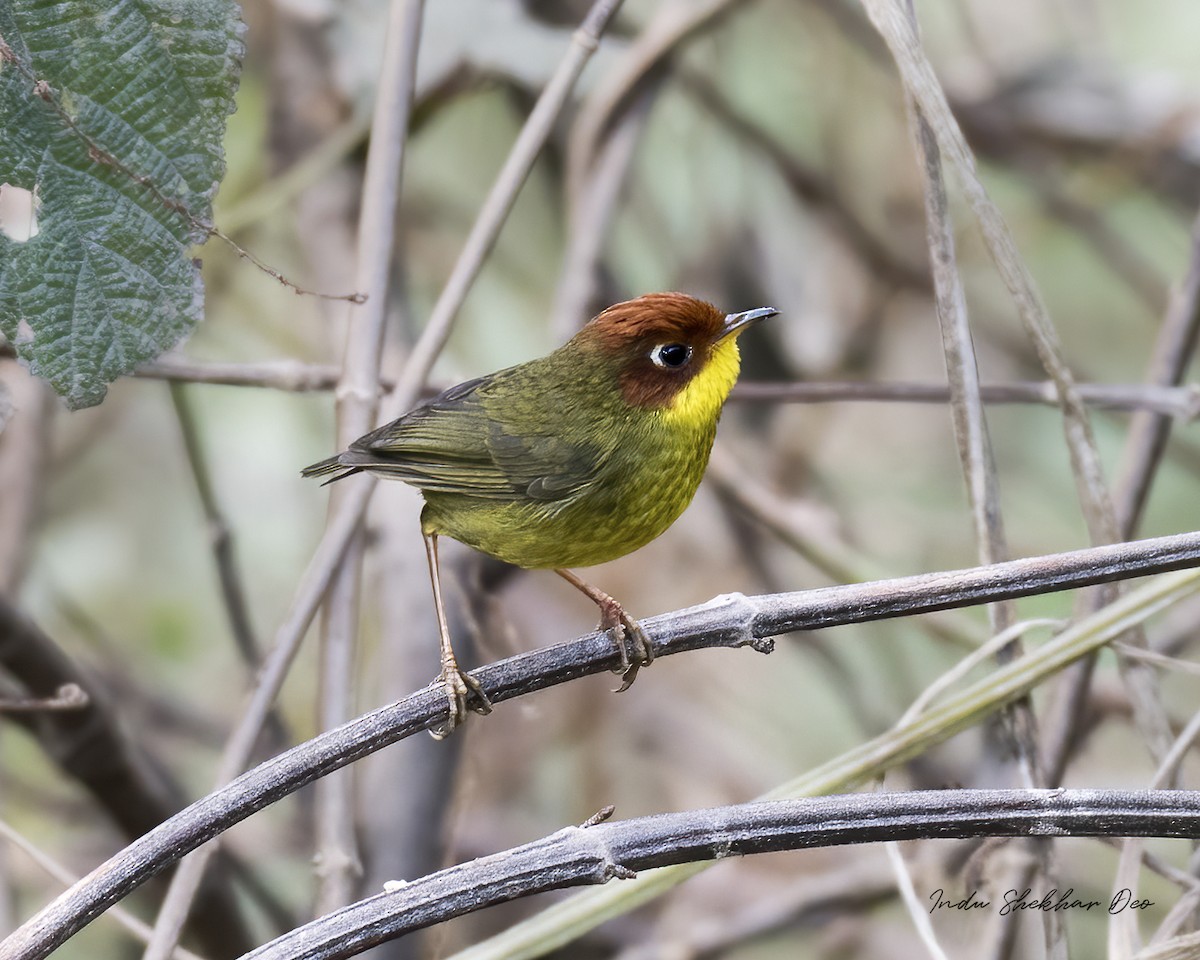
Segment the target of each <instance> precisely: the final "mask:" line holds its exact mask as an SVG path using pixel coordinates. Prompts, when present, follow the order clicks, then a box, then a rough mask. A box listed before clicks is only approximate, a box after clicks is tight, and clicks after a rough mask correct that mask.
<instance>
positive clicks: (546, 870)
mask: <svg viewBox="0 0 1200 960" xmlns="http://www.w3.org/2000/svg"><path fill="white" fill-rule="evenodd" d="M1198 829H1200V793H1196V792H1190V791H1178V792H1175V791H1157V790H1141V791H1134V790H1129V791H1125V790H928V791H926V790H914V791H909V792H906V793H855V794H846V795H841V796H831V797H814V798H805V799H800V800H775V801H767V802H758V803H747V804H741V805H738V806H732V807H717V808H715V809H709V810H692V811H688V812H686V813H665V814H658V815H657V816H652V817H643V818H640V819H636V820H624V821H616V822H609V823H598V824H590V825H584V826H583V827H568V828H566V829H565V830H560V831H559V832H558V833H555V834H553V835H551V836H549V837H546V838H544V839H541V840H536V841H534V842H533V843H529V844H525V845H524V846H521V847H516V848H513V849H511V850H506V851H504V852H502V853H497V854H493V855H491V856H488V857H481V858H479V859H477V860H472V861H469V862H468V863H463V864H458V865H457V866H454V867H450V868H449V869H447V870H443V871H441V872H439V873H436V874H433V875H432V876H428V877H423V878H422V879H420V880H416V881H413V882H411V883H405V884H397V885H396V886H395V887H394V888H393V889H390V890H387V891H385V892H384V893H382V894H379V895H377V896H374V897H372V898H370V899H369V900H364V901H361V902H359V903H356V904H354V905H353V906H351V907H349V908H347V909H345V910H342V911H340V912H338V913H337V914H335V915H333V916H328V917H322V918H321V919H319V920H316V921H314V922H312V923H310V924H307V925H305V926H303V927H301V928H299V929H297V930H293V931H290V932H289V933H287V934H285V935H283V936H282V937H279V938H278V939H276V940H274V941H272V942H271V943H268V944H266V945H264V946H262V947H260V948H259V949H257V950H255V951H253V952H252V953H250V954H248V955H247V956H246V958H245V960H344V958H347V957H352V956H355V955H356V954H358V953H360V952H361V951H363V950H365V949H366V948H367V947H370V946H373V945H375V944H377V943H382V942H384V941H385V940H389V939H391V938H393V937H398V936H401V935H402V934H404V933H406V932H408V931H410V930H415V929H420V928H421V927H427V926H430V925H432V924H435V923H440V922H442V921H444V920H448V919H450V918H451V917H456V916H461V915H463V914H465V913H469V912H472V911H474V910H478V909H479V908H481V907H484V906H491V905H493V904H496V903H503V902H505V901H508V900H512V899H514V898H517V897H523V896H528V895H530V894H533V893H541V892H545V891H547V890H560V889H564V888H567V887H573V886H580V885H585V884H603V883H608V882H609V881H610V880H613V879H618V880H620V879H627V878H629V877H632V876H633V875H634V874H635V873H636V872H637V871H643V870H650V869H654V868H656V867H664V866H670V865H673V864H682V863H690V862H695V861H710V860H719V859H722V858H724V857H728V856H745V855H748V854H755V853H767V852H770V851H776V850H796V849H805V848H811V847H825V846H839V845H843V844H849V843H878V842H881V841H885V840H917V839H928V838H935V837H937V838H942V837H955V838H969V837H981V836H987V837H996V836H1003V837H1046V836H1064V835H1065V836H1101V835H1109V836H1163V837H1190V836H1193V835H1194V834H1195V832H1196V831H1197V830H1198Z"/></svg>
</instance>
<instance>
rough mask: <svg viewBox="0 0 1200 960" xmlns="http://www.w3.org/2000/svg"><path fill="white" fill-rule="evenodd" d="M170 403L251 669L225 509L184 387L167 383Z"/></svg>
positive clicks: (254, 662) (252, 652)
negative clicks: (173, 409)
mask: <svg viewBox="0 0 1200 960" xmlns="http://www.w3.org/2000/svg"><path fill="white" fill-rule="evenodd" d="M171 402H172V404H173V405H174V407H175V416H176V418H177V419H178V420H179V431H180V433H181V434H182V436H183V448H184V451H185V452H186V454H187V461H188V466H190V467H191V470H192V479H193V480H195V483H196V493H197V494H198V495H199V497H200V506H201V508H202V509H203V511H204V521H205V523H206V524H207V526H208V538H209V543H210V545H211V546H212V552H213V560H214V562H215V563H216V567H217V579H218V580H219V582H220V584H221V599H222V600H223V601H224V605H225V615H226V616H227V617H228V618H229V629H230V632H231V633H232V634H233V641H234V646H236V647H237V651H238V653H239V654H241V657H242V660H243V661H244V662H245V664H246V666H247V667H249V668H250V669H251V670H254V669H257V667H258V658H259V656H260V651H259V646H258V639H257V638H256V637H255V635H254V626H253V624H252V623H251V621H250V610H249V608H248V606H247V604H246V592H245V591H244V590H243V589H242V577H241V574H240V572H239V571H238V566H237V557H236V556H235V554H234V550H233V534H232V533H231V532H230V530H229V524H228V523H227V522H226V520H225V512H224V511H223V510H222V509H221V505H220V504H219V503H217V497H216V493H215V491H214V490H213V486H212V478H211V477H210V475H209V470H208V461H207V458H206V457H205V456H204V447H203V446H202V444H201V443H200V436H199V433H198V432H197V429H196V419H195V416H194V414H193V412H192V406H191V403H190V402H189V401H188V397H187V392H186V389H185V388H184V387H183V386H181V385H180V384H178V383H172V384H171Z"/></svg>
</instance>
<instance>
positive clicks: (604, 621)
mask: <svg viewBox="0 0 1200 960" xmlns="http://www.w3.org/2000/svg"><path fill="white" fill-rule="evenodd" d="M554 572H555V573H557V574H558V575H559V576H560V577H562V578H563V579H564V580H566V581H567V583H569V584H571V586H573V587H574V588H575V589H576V590H578V591H579V592H580V593H582V594H584V595H585V596H586V597H588V598H589V599H590V600H591V601H592V602H593V603H594V604H595V605H596V606H598V607H599V608H600V629H601V630H605V631H607V632H608V635H609V636H610V637H611V638H612V642H613V646H614V647H616V648H617V652H618V653H620V654H621V686H619V687H618V688H617V692H618V693H620V692H621V691H622V690H628V689H629V686H630V684H632V683H633V681H634V678H635V677H637V674H638V670H640V669H641V668H642V667H648V666H650V664H651V663H652V662H653V661H654V647H652V646H651V645H650V638H649V637H648V636H646V631H645V630H643V629H642V625H641V624H640V623H638V622H637V621H636V620H634V619H633V617H631V616H630V615H629V614H627V613H626V612H625V608H624V607H622V606H621V604H620V603H618V602H617V601H616V600H614V599H613V598H612V597H610V596H609V595H608V594H607V593H605V592H604V591H603V590H600V589H597V588H596V587H593V586H592V585H591V584H590V583H588V582H587V581H586V580H582V579H580V578H579V577H578V576H576V575H575V574H574V573H572V572H571V571H570V570H565V569H563V568H562V567H557V568H555V570H554Z"/></svg>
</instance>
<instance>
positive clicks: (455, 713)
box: [429, 660, 492, 740]
mask: <svg viewBox="0 0 1200 960" xmlns="http://www.w3.org/2000/svg"><path fill="white" fill-rule="evenodd" d="M437 682H439V683H441V685H442V690H443V692H444V693H445V694H446V700H447V702H448V704H449V707H450V710H449V714H448V716H447V717H446V722H445V723H443V724H441V725H439V726H436V727H433V728H432V729H431V730H430V731H429V735H430V736H432V737H433V739H434V740H444V739H445V738H446V737H448V736H450V734H452V733H453V732H454V730H455V728H456V727H458V726H459V725H461V724H462V722H463V721H464V720H466V719H467V702H468V701H469V700H470V699H471V695H472V694H474V695H475V700H476V703H475V705H474V706H473V707H471V709H472V710H474V711H475V712H476V713H480V714H485V715H486V714H489V713H491V712H492V701H491V700H489V699H488V695H487V694H486V693H484V691H483V687H482V686H481V685H480V683H479V681H478V680H476V679H475V678H474V677H473V676H471V675H470V674H469V673H467V672H466V671H464V670H463V669H462V668H461V667H459V665H458V663H457V661H453V660H451V661H443V662H442V672H441V675H440V676H439V677H438V680H437Z"/></svg>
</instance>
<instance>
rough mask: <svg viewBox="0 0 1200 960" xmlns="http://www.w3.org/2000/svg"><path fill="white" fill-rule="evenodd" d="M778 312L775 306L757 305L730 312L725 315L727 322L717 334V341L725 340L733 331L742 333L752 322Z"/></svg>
mask: <svg viewBox="0 0 1200 960" xmlns="http://www.w3.org/2000/svg"><path fill="white" fill-rule="evenodd" d="M778 312H779V311H778V310H776V309H775V308H774V307H757V308H755V309H754V310H743V311H742V312H741V313H731V314H728V315H727V316H726V317H725V323H724V324H722V325H721V332H720V333H718V334H717V341H721V340H724V339H725V338H726V337H728V336H729V335H730V334H732V333H740V332H741V331H742V330H744V329H746V327H748V326H750V324H752V323H758V321H759V320H766V319H767V317H773V316H775V314H777V313H778Z"/></svg>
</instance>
